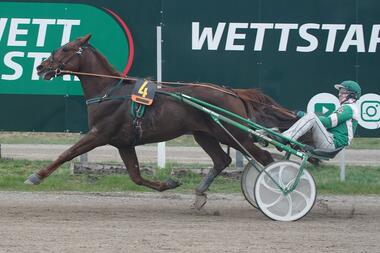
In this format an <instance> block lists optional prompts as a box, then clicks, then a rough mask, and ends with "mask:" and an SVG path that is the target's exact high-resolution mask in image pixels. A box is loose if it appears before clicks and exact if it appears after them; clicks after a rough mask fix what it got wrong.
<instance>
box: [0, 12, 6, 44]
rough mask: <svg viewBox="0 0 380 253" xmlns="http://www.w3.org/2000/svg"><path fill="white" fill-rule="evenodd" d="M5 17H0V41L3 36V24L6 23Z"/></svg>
mask: <svg viewBox="0 0 380 253" xmlns="http://www.w3.org/2000/svg"><path fill="white" fill-rule="evenodd" d="M7 21H8V19H7V18H0V41H1V39H2V38H3V33H4V30H5V25H6V24H7Z"/></svg>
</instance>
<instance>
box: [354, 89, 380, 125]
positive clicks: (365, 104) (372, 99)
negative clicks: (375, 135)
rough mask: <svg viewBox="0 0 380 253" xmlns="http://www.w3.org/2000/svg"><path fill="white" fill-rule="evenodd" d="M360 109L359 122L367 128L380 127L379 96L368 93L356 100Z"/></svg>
mask: <svg viewBox="0 0 380 253" xmlns="http://www.w3.org/2000/svg"><path fill="white" fill-rule="evenodd" d="M357 104H358V106H359V111H360V117H359V124H360V125H361V126H362V127H364V128H367V129H377V128H380V96H379V95H377V94H374V93H368V94H365V95H363V96H361V97H360V99H359V100H358V102H357Z"/></svg>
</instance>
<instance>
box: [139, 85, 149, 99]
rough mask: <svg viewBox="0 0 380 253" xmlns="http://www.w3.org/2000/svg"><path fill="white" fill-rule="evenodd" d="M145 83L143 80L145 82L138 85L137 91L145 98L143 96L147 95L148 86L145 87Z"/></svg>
mask: <svg viewBox="0 0 380 253" xmlns="http://www.w3.org/2000/svg"><path fill="white" fill-rule="evenodd" d="M147 84H148V81H145V82H144V83H143V84H142V85H141V87H140V89H139V91H138V93H139V94H141V96H142V97H143V98H145V97H146V96H147V95H148V88H147V87H146V85H147Z"/></svg>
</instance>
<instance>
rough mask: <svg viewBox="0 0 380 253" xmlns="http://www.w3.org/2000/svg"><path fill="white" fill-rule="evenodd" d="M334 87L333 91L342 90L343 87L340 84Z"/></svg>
mask: <svg viewBox="0 0 380 253" xmlns="http://www.w3.org/2000/svg"><path fill="white" fill-rule="evenodd" d="M334 87H335V89H337V90H339V89H342V88H344V86H343V85H341V84H335V85H334Z"/></svg>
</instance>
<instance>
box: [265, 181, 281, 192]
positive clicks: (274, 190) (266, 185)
mask: <svg viewBox="0 0 380 253" xmlns="http://www.w3.org/2000/svg"><path fill="white" fill-rule="evenodd" d="M269 179H270V178H269ZM270 180H272V179H270ZM261 183H262V185H263V186H264V187H265V188H267V189H268V190H270V191H272V192H275V193H281V190H280V189H279V188H275V187H272V186H270V185H268V184H267V182H266V181H265V178H263V180H261Z"/></svg>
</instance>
